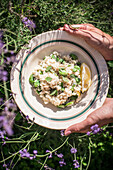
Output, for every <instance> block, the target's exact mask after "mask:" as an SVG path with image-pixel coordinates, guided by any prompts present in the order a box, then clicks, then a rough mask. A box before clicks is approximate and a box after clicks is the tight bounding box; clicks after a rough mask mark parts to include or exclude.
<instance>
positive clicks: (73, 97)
mask: <svg viewBox="0 0 113 170" xmlns="http://www.w3.org/2000/svg"><path fill="white" fill-rule="evenodd" d="M77 97H78V96H77V95H75V96H71V97H70V98H69V99H70V100H76V99H77Z"/></svg>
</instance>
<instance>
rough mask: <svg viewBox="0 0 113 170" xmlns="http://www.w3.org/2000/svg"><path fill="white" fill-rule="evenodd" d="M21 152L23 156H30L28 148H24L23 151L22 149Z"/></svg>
mask: <svg viewBox="0 0 113 170" xmlns="http://www.w3.org/2000/svg"><path fill="white" fill-rule="evenodd" d="M19 153H20V156H21V157H22V158H23V157H26V158H30V153H29V152H27V149H23V151H22V150H20V151H19Z"/></svg>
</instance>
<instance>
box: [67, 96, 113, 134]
mask: <svg viewBox="0 0 113 170" xmlns="http://www.w3.org/2000/svg"><path fill="white" fill-rule="evenodd" d="M112 122H113V98H106V100H105V102H104V104H103V106H102V107H100V108H99V109H97V110H95V111H93V112H92V113H91V114H90V115H88V116H87V118H86V119H85V120H84V121H82V122H80V123H77V124H74V125H72V126H70V127H68V128H67V129H66V130H65V132H64V133H65V136H68V135H70V134H71V133H75V132H76V133H87V132H88V131H90V130H91V129H90V127H91V126H92V125H94V124H98V125H99V127H102V126H104V125H107V124H108V123H112Z"/></svg>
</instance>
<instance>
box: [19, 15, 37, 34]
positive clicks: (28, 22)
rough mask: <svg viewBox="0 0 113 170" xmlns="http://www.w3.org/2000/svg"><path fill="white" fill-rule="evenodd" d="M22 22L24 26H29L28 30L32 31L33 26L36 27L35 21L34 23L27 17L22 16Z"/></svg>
mask: <svg viewBox="0 0 113 170" xmlns="http://www.w3.org/2000/svg"><path fill="white" fill-rule="evenodd" d="M22 22H23V23H24V25H25V26H26V27H28V28H29V30H30V31H32V29H33V28H36V25H35V23H34V22H33V21H31V20H29V19H28V18H27V17H24V18H23V19H22Z"/></svg>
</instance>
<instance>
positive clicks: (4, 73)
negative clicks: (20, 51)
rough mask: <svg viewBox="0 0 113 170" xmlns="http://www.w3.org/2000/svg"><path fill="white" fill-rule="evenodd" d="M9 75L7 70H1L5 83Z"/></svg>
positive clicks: (0, 73)
mask: <svg viewBox="0 0 113 170" xmlns="http://www.w3.org/2000/svg"><path fill="white" fill-rule="evenodd" d="M7 75H8V73H7V71H5V70H0V79H1V80H3V81H7V79H8V77H7Z"/></svg>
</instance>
